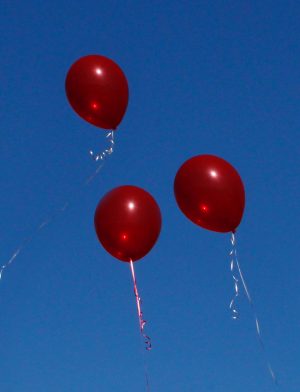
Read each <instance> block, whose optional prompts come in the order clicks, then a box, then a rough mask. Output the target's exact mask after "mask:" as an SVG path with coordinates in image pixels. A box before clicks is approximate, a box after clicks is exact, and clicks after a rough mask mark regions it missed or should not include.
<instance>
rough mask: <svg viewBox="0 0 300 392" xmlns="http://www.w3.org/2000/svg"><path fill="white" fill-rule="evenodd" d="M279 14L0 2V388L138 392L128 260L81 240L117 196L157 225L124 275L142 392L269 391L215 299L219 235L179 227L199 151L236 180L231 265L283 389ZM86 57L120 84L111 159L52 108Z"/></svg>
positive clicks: (238, 328)
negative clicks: (130, 197)
mask: <svg viewBox="0 0 300 392" xmlns="http://www.w3.org/2000/svg"><path fill="white" fill-rule="evenodd" d="M299 15H300V5H299V2H296V1H289V0H285V1H268V0H267V1H243V0H242V1H227V2H225V1H219V0H216V1H176V0H172V1H169V0H167V1H156V0H152V1H143V0H142V1H128V0H124V1H117V0H110V1H106V2H104V1H94V0H92V1H89V0H87V1H84V2H83V1H82V2H79V1H66V0H60V1H57V0H52V1H51V2H50V1H48V2H47V1H46V2H41V1H37V0H28V1H20V0H19V1H14V0H10V1H8V0H2V2H1V12H0V29H1V34H0V55H1V56H0V64H1V65H0V67H1V68H0V69H1V72H0V99H1V105H0V115H1V117H0V119H1V122H0V124H1V127H0V129H1V144H0V148H1V149H0V152H1V154H0V160H1V174H0V175H1V189H2V191H1V192H0V197H1V199H0V202H1V206H2V208H1V219H0V240H1V247H0V257H1V264H4V263H5V262H7V260H8V259H9V258H10V256H11V255H12V254H13V252H14V251H15V250H16V249H18V246H19V244H20V243H22V241H24V239H26V238H27V237H28V236H30V235H31V234H32V233H34V232H35V230H36V228H37V226H38V225H39V224H41V222H43V221H44V219H47V217H48V216H53V213H54V211H56V209H57V208H60V207H61V206H62V205H63V204H64V203H65V202H66V201H69V202H70V206H69V208H68V209H67V210H66V211H65V212H64V213H63V214H61V215H59V216H57V217H56V218H55V219H54V220H53V221H52V222H51V224H49V225H48V226H47V227H45V228H44V229H43V230H41V231H40V232H39V233H38V234H34V239H33V241H32V242H31V243H30V244H29V245H28V246H26V247H24V249H23V250H22V252H21V253H20V254H19V256H18V257H17V258H16V259H15V261H14V263H13V264H12V265H11V266H10V267H9V268H7V269H6V270H5V272H4V274H3V278H2V280H1V281H0V304H1V308H0V309H1V312H0V343H1V344H0V358H1V377H0V390H1V392H27V391H28V392H35V391H37V392H40V391H43V392H66V391H71V392H82V391H84V392H85V391H87V392H96V391H97V392H98V391H105V392H106V391H107V392H120V391H126V392H127V391H131V392H141V391H144V390H145V381H144V365H143V354H142V352H141V346H140V339H139V331H138V322H137V316H136V308H135V300H134V296H133V290H132V282H131V280H130V279H131V277H130V272H129V269H128V265H127V264H124V263H121V262H119V261H117V260H115V259H113V258H112V257H111V256H110V255H109V254H107V253H106V252H105V250H104V249H103V248H102V247H101V245H100V244H99V243H98V241H97V238H96V235H95V232H94V227H93V214H94V210H95V207H96V205H97V203H98V201H99V199H100V198H101V197H102V196H103V195H104V194H105V193H106V192H107V191H109V190H110V189H112V188H114V187H116V186H119V185H124V184H132V185H137V186H140V187H143V188H145V189H147V190H148V191H149V192H150V193H151V194H152V195H153V196H154V197H155V198H156V200H157V202H158V203H159V205H160V207H161V210H162V215H163V229H162V232H161V236H160V238H159V241H158V242H157V244H156V246H155V248H153V250H152V251H151V252H150V253H149V254H148V255H147V256H146V257H145V258H144V259H143V260H141V261H140V262H138V263H136V274H137V278H138V284H139V289H140V293H141V295H142V298H143V310H144V314H145V318H146V319H147V320H148V325H147V333H148V334H149V335H150V336H151V337H152V341H153V350H152V352H151V353H149V355H146V361H147V363H148V366H149V373H150V383H151V391H152V392H195V391H197V392H224V391H231V392H240V391H243V392H254V391H255V392H257V391H259V392H269V391H272V390H273V385H272V380H271V378H270V375H269V374H268V372H267V370H266V365H265V359H264V356H263V353H262V352H261V350H260V346H259V343H258V340H257V337H256V332H255V324H254V320H253V317H252V313H251V309H250V307H249V304H248V303H247V300H246V298H245V296H241V297H240V300H239V309H240V319H239V320H238V321H233V320H232V319H231V317H230V312H229V309H228V305H229V302H230V300H231V298H232V294H233V284H232V277H231V274H230V269H229V257H228V253H229V250H230V237H229V235H226V234H218V233H214V232H209V231H206V230H204V229H202V228H200V227H198V226H196V225H194V224H192V223H191V222H190V221H188V220H187V219H186V218H185V216H183V214H182V213H181V212H180V211H179V210H178V208H177V205H176V203H175V199H174V196H173V179H174V176H175V174H176V171H177V170H178V168H179V166H180V165H181V164H182V163H183V162H184V161H185V160H186V159H188V158H190V157H192V156H194V155H197V154H206V153H209V154H215V155H218V156H220V157H223V158H224V159H226V160H228V161H229V162H230V163H231V164H232V165H234V166H235V167H236V169H237V170H238V171H239V173H240V175H241V177H242V178H243V181H244V184H245V187H246V199H247V201H246V210H245V214H244V218H243V221H242V223H241V225H240V227H239V230H238V252H239V256H240V262H241V265H242V268H243V271H244V274H245V277H246V279H247V282H248V285H249V288H250V291H251V294H252V296H253V299H254V301H255V304H256V308H257V312H258V316H259V319H260V324H261V328H262V334H263V339H264V342H265V345H266V348H267V353H268V357H269V359H270V361H271V363H272V365H273V368H274V370H275V371H276V373H277V376H278V379H279V383H280V387H279V388H278V391H286V392H299V389H300V372H299V363H300V344H299V341H300V329H299V325H300V299H299V298H300V297H299V283H300V279H299V276H300V266H299V250H300V249H299V240H298V232H299V196H300V195H299V193H300V192H299V166H300V158H299V126H300V117H299V91H300V90H299V86H300V74H299V69H300V54H299V53H300V23H299ZM86 54H102V55H105V56H108V57H110V58H112V59H114V60H115V61H116V62H117V63H118V64H119V65H120V66H121V67H122V69H123V70H124V72H125V74H126V76H127V78H128V81H129V86H130V102H129V106H128V110H127V113H126V116H125V118H124V120H123V122H122V124H121V126H120V128H119V130H118V131H117V134H116V149H115V153H114V154H113V156H112V157H111V158H110V159H109V160H108V161H107V162H106V164H105V166H104V167H103V170H102V171H101V172H100V173H99V175H98V176H97V177H96V178H95V179H94V181H93V182H92V183H91V184H90V185H89V186H87V187H85V186H82V184H83V182H84V180H85V179H86V178H87V177H88V176H89V175H90V174H92V173H93V172H94V171H95V170H96V165H95V163H94V162H93V161H92V160H91V159H90V157H89V156H88V150H89V149H90V148H93V149H96V150H97V149H99V150H101V149H103V148H104V146H105V132H104V131H103V130H101V129H97V128H96V127H93V126H91V125H89V124H87V123H85V122H84V121H83V120H82V119H81V118H79V117H78V116H77V115H76V114H75V113H74V112H73V111H72V109H71V108H70V107H69V105H68V102H67V100H66V97H65V92H64V79H65V75H66V72H67V70H68V68H69V67H70V65H71V64H72V63H73V62H74V61H75V60H76V59H78V58H79V57H81V56H83V55H86Z"/></svg>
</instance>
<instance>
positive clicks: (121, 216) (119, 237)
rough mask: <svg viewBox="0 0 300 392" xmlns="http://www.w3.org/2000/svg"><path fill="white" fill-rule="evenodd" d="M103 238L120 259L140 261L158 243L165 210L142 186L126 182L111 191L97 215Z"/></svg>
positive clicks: (105, 197)
mask: <svg viewBox="0 0 300 392" xmlns="http://www.w3.org/2000/svg"><path fill="white" fill-rule="evenodd" d="M94 223H95V229H96V233H97V236H98V239H99V241H100V242H101V244H102V245H103V247H104V248H105V249H106V250H107V252H109V253H110V254H111V255H112V256H114V257H116V258H117V259H119V260H122V261H127V262H129V261H130V260H132V261H136V260H138V259H140V258H142V257H144V256H145V255H146V254H147V253H148V252H149V251H150V250H151V248H152V247H153V246H154V244H155V242H156V241H157V239H158V236H159V233H160V230H161V213H160V209H159V206H158V205H157V203H156V201H155V200H154V198H153V197H152V196H151V195H150V194H149V193H148V192H146V191H145V190H143V189H142V188H138V187H136V186H131V185H125V186H120V187H118V188H115V189H113V190H111V191H110V192H108V193H107V194H106V195H105V196H104V197H103V198H102V199H101V200H100V202H99V204H98V206H97V208H96V211H95V217H94Z"/></svg>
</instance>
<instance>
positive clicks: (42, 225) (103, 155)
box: [0, 131, 115, 280]
mask: <svg viewBox="0 0 300 392" xmlns="http://www.w3.org/2000/svg"><path fill="white" fill-rule="evenodd" d="M106 137H107V138H108V141H109V147H108V148H106V149H105V150H104V151H103V152H102V153H100V154H98V156H99V158H98V159H95V161H98V160H99V159H100V160H101V164H100V165H99V166H98V167H97V169H96V170H95V172H94V173H93V174H92V175H90V176H89V177H88V178H86V179H85V181H84V182H83V183H82V184H80V186H79V187H78V189H81V188H82V187H85V186H87V185H89V184H90V183H91V182H92V181H93V180H94V178H95V177H96V176H97V174H98V173H99V172H100V170H101V169H102V167H103V165H104V163H105V160H106V158H107V157H108V156H109V155H111V154H112V153H113V152H114V145H115V141H114V132H113V131H109V132H108V133H107V135H106ZM90 154H91V152H90ZM72 194H77V192H73V193H72ZM73 201H74V200H73ZM69 205H70V201H66V202H65V203H63V204H62V205H61V206H60V207H59V208H58V209H56V210H55V211H54V212H53V213H52V214H50V216H49V217H47V218H46V219H44V220H43V221H41V223H40V224H39V225H38V226H37V227H36V228H35V229H34V230H33V233H32V234H31V235H29V236H27V237H25V238H24V239H23V241H22V242H21V244H20V245H19V247H18V248H17V249H15V251H14V252H13V254H12V255H11V256H10V258H9V259H8V260H7V261H6V262H5V263H4V264H3V265H2V266H0V280H1V279H2V276H3V273H4V270H6V269H7V268H8V267H9V266H10V265H11V264H12V263H13V262H14V261H15V260H16V258H17V257H18V256H19V254H20V253H21V252H22V251H23V250H24V248H25V247H26V246H27V245H29V244H30V243H31V241H32V240H33V239H34V238H35V237H36V236H37V235H38V234H39V232H40V231H41V230H43V229H44V228H45V227H47V226H48V225H49V224H50V223H52V222H53V221H54V220H55V219H56V218H57V217H58V216H59V215H60V214H63V213H64V212H65V211H66V209H67V208H68V207H69Z"/></svg>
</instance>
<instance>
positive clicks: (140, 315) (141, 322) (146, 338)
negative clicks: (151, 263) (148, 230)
mask: <svg viewBox="0 0 300 392" xmlns="http://www.w3.org/2000/svg"><path fill="white" fill-rule="evenodd" d="M130 271H131V276H132V281H133V288H134V296H135V299H136V307H137V313H138V319H139V327H140V332H141V337H142V339H143V345H142V346H143V348H145V349H146V350H147V351H150V350H151V349H152V344H151V338H150V337H149V336H147V335H146V334H145V333H144V329H145V325H146V324H147V321H146V320H144V317H143V312H142V307H141V305H142V299H141V297H140V295H139V292H138V288H137V281H136V277H135V271H134V266H133V261H132V260H130ZM144 344H145V346H144ZM144 353H145V351H144V350H143V359H144V372H145V381H146V391H147V392H150V377H149V371H148V366H147V362H146V358H145V356H144Z"/></svg>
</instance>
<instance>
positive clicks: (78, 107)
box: [65, 55, 129, 130]
mask: <svg viewBox="0 0 300 392" xmlns="http://www.w3.org/2000/svg"><path fill="white" fill-rule="evenodd" d="M65 87H66V94H67V98H68V100H69V102H70V105H71V106H72V108H73V109H74V110H75V112H76V113H77V114H79V116H80V117H82V118H83V119H84V120H86V121H88V122H89V123H91V124H93V125H96V126H97V127H100V128H104V129H112V130H115V129H116V128H117V126H118V125H119V124H120V122H121V120H122V118H123V116H124V114H125V112H126V108H127V104H128V94H129V93H128V83H127V80H126V77H125V75H124V73H123V71H122V70H121V68H120V67H119V66H118V65H117V64H116V63H115V62H114V61H112V60H110V59H109V58H107V57H104V56H100V55H90V56H85V57H81V58H80V59H79V60H77V61H76V62H75V63H74V64H73V65H72V66H71V68H70V69H69V72H68V74H67V77H66V82H65Z"/></svg>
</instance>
